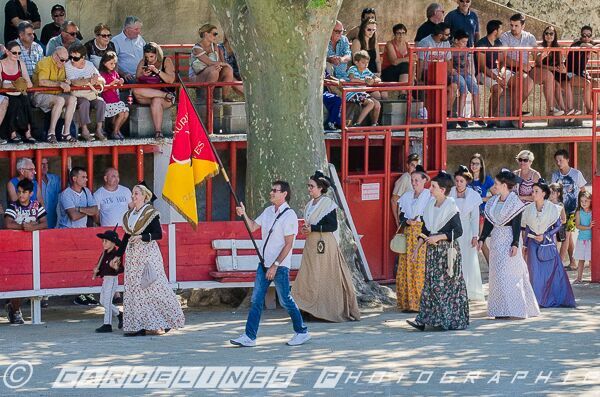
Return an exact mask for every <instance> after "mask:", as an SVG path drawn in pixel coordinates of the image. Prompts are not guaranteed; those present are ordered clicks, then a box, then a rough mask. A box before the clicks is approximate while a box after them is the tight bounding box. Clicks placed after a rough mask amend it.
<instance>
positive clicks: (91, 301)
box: [85, 294, 100, 306]
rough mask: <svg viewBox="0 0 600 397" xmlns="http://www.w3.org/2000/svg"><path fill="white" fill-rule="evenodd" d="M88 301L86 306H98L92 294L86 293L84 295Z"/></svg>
mask: <svg viewBox="0 0 600 397" xmlns="http://www.w3.org/2000/svg"><path fill="white" fill-rule="evenodd" d="M85 297H86V299H87V301H88V306H98V305H99V304H100V303H99V302H98V301H97V300H96V298H94V295H93V294H88V295H86V296H85Z"/></svg>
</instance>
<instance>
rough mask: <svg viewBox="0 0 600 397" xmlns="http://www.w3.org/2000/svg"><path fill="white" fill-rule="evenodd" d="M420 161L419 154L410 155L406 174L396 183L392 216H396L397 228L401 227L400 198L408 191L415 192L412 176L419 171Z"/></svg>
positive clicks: (392, 201) (393, 192)
mask: <svg viewBox="0 0 600 397" xmlns="http://www.w3.org/2000/svg"><path fill="white" fill-rule="evenodd" d="M419 161H421V158H420V157H419V155H418V154H417V153H411V154H409V155H408V158H407V159H406V172H405V173H404V174H402V175H401V176H400V178H398V179H397V180H396V182H395V183H394V189H393V190H392V200H391V204H392V214H394V221H395V222H396V227H398V226H400V225H399V224H398V222H399V219H398V200H400V197H402V195H403V194H404V193H406V192H408V191H411V192H412V190H413V188H412V186H411V182H410V174H412V173H413V171H414V170H416V169H417V165H419Z"/></svg>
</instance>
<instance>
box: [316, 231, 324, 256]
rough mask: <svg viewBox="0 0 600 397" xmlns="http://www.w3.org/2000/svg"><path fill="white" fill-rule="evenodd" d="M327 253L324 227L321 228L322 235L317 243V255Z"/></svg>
mask: <svg viewBox="0 0 600 397" xmlns="http://www.w3.org/2000/svg"><path fill="white" fill-rule="evenodd" d="M324 253H325V241H324V240H323V226H321V235H320V237H319V241H317V254H324Z"/></svg>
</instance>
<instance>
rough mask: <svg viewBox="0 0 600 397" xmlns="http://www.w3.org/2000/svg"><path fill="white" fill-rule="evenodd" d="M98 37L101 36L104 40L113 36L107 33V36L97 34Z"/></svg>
mask: <svg viewBox="0 0 600 397" xmlns="http://www.w3.org/2000/svg"><path fill="white" fill-rule="evenodd" d="M96 36H100V37H102V38H104V39H109V38H111V37H112V34H110V33H108V34H106V33H105V34H97V35H96Z"/></svg>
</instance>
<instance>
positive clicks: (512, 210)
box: [482, 193, 540, 318]
mask: <svg viewBox="0 0 600 397" xmlns="http://www.w3.org/2000/svg"><path fill="white" fill-rule="evenodd" d="M524 208H525V204H524V203H523V202H522V201H521V200H520V199H519V197H518V196H517V195H516V194H515V193H510V194H509V195H508V197H507V199H506V201H505V202H504V203H503V202H501V201H500V196H494V197H492V198H491V199H490V200H489V201H488V202H487V203H486V206H485V211H484V214H485V218H486V225H484V231H483V233H482V237H487V236H486V228H488V227H489V224H488V223H491V224H492V225H493V229H492V231H491V234H490V292H489V295H488V315H489V316H490V317H518V318H528V317H536V316H539V315H540V308H539V306H538V303H537V299H536V298H535V294H534V292H533V288H532V286H531V283H530V281H529V271H528V270H527V264H526V263H525V260H524V259H523V254H522V250H521V248H522V245H523V243H522V241H521V233H520V226H521V212H522V211H523V209H524ZM517 223H518V226H517V225H516V224H517ZM505 225H506V226H505ZM513 226H514V227H515V228H518V229H519V231H518V232H517V233H518V235H519V244H518V249H517V255H515V256H512V257H511V256H510V251H511V244H512V242H513V236H514V234H513Z"/></svg>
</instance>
